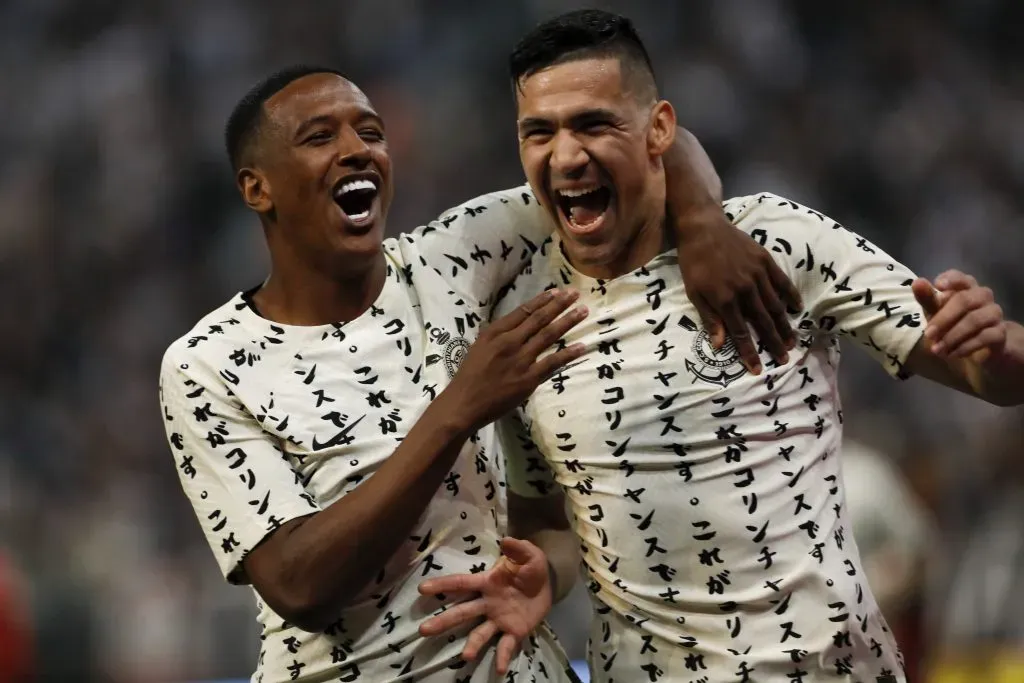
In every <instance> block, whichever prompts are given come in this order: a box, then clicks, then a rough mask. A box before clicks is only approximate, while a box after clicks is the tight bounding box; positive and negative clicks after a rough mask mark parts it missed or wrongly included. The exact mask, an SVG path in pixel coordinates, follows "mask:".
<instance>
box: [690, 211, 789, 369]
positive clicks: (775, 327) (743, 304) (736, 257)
mask: <svg viewBox="0 0 1024 683" xmlns="http://www.w3.org/2000/svg"><path fill="white" fill-rule="evenodd" d="M685 220H686V222H687V224H688V226H687V230H686V231H685V233H686V238H685V240H683V241H681V242H680V244H679V245H678V247H679V249H678V253H679V269H680V270H681V271H682V273H683V282H684V283H685V285H686V294H687V296H688V297H689V299H690V301H692V302H693V304H694V306H696V308H697V311H698V312H699V313H700V317H701V321H702V322H703V323H704V328H705V329H706V330H708V333H709V334H710V335H711V340H712V343H713V344H714V346H715V348H721V347H722V345H723V344H725V341H726V336H728V337H731V338H732V340H733V343H734V344H735V345H736V350H737V351H738V352H739V355H740V358H741V359H742V361H743V365H744V366H745V367H746V368H747V370H749V371H750V372H751V373H753V374H755V375H756V374H758V373H760V372H761V360H760V358H759V357H758V353H757V344H756V343H755V341H754V339H753V337H752V336H751V334H750V332H749V331H748V329H747V322H748V321H749V322H750V323H751V324H752V325H753V327H754V331H755V332H756V333H757V336H758V338H759V339H760V340H761V343H762V344H763V345H764V348H765V349H766V350H767V351H768V353H769V354H771V356H772V358H774V359H775V360H776V361H777V362H779V363H786V362H788V360H789V354H788V350H789V349H792V348H793V347H794V346H795V345H796V336H795V335H794V333H793V329H792V327H791V326H790V324H789V318H788V317H787V308H788V309H790V310H793V311H800V310H802V309H803V303H802V301H801V299H800V293H799V292H798V291H797V289H796V287H794V286H793V283H792V282H791V281H790V279H789V277H788V276H787V275H786V273H785V272H783V270H782V269H781V268H779V266H778V265H777V264H776V263H775V261H774V259H772V257H771V255H770V254H769V253H768V251H767V250H766V249H765V248H764V247H762V246H761V245H759V244H758V243H757V242H755V241H754V240H752V239H751V238H750V237H749V236H748V235H747V234H746V233H744V232H743V231H742V230H738V229H737V228H736V226H734V225H733V224H732V223H730V222H729V220H728V219H727V218H726V216H725V214H724V213H723V212H722V210H721V207H720V206H718V205H715V206H714V207H713V208H709V209H707V210H704V211H701V212H700V214H699V215H691V216H689V217H687V218H686V219H685ZM695 227H699V228H700V229H699V230H695V229H694V228H695Z"/></svg>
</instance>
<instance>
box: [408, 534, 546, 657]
mask: <svg viewBox="0 0 1024 683" xmlns="http://www.w3.org/2000/svg"><path fill="white" fill-rule="evenodd" d="M501 552H502V556H501V558H500V559H499V560H498V562H497V564H495V565H494V566H493V567H491V568H490V569H488V570H487V571H484V572H480V573H478V574H453V575H451V576H443V577H440V578H437V579H428V580H427V581H424V582H423V583H421V584H420V586H419V589H420V593H421V594H423V595H438V594H442V593H447V594H455V593H477V594H479V595H478V597H476V598H475V599H473V600H469V601H467V602H463V603H460V604H458V605H455V606H454V607H451V608H449V609H447V610H445V611H444V612H442V613H441V614H439V615H437V616H435V617H432V618H431V619H428V620H427V621H425V622H423V624H421V625H420V634H421V635H423V636H436V635H439V634H441V633H444V632H445V631H449V630H451V629H453V628H456V627H459V626H462V625H464V624H466V623H469V622H472V621H475V620H477V619H479V618H480V617H483V618H484V622H483V623H482V624H480V625H479V626H477V627H476V628H474V629H473V630H472V631H471V632H470V634H469V636H468V638H467V639H466V646H465V647H464V648H463V650H462V658H463V659H466V660H473V659H475V658H476V657H477V655H479V653H480V651H481V650H482V649H483V648H484V647H485V646H486V645H487V643H489V642H490V641H491V639H493V638H494V636H496V635H497V634H498V633H502V634H503V635H502V636H501V640H500V641H498V651H497V657H496V668H497V670H498V673H499V674H502V675H503V674H504V673H505V672H506V671H508V667H509V665H510V663H511V662H512V657H513V656H514V655H515V653H516V650H517V649H518V648H519V646H520V644H521V643H522V642H523V640H524V639H526V638H527V637H528V636H529V635H530V633H532V632H533V630H534V629H535V628H537V626H539V625H540V624H541V622H543V621H544V617H546V616H547V614H548V611H550V609H551V596H552V587H551V584H550V580H549V576H548V561H547V556H546V555H545V554H544V551H543V550H541V549H540V548H538V547H537V546H535V545H534V544H533V543H530V542H529V541H524V540H520V539H516V538H504V539H502V541H501Z"/></svg>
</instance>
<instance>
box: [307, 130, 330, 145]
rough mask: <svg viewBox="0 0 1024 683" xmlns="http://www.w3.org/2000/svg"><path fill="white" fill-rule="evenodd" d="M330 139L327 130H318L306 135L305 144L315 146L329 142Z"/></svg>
mask: <svg viewBox="0 0 1024 683" xmlns="http://www.w3.org/2000/svg"><path fill="white" fill-rule="evenodd" d="M330 140H331V134H330V133H329V132H328V131H326V130H318V131H316V132H315V133H313V134H312V135H309V136H307V137H306V140H305V142H306V144H307V145H313V146H317V145H322V144H324V143H327V142H330Z"/></svg>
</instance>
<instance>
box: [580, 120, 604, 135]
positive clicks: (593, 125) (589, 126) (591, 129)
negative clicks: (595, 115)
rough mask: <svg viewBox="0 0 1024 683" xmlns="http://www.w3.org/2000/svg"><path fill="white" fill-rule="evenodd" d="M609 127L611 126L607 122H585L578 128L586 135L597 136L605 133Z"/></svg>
mask: <svg viewBox="0 0 1024 683" xmlns="http://www.w3.org/2000/svg"><path fill="white" fill-rule="evenodd" d="M610 127H611V124H610V123H608V122H607V121H587V122H586V123H584V124H583V125H582V126H580V130H581V131H582V132H584V133H586V134H587V135H598V134H599V133H603V132H605V131H606V130H608V128H610Z"/></svg>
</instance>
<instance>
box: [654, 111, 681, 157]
mask: <svg viewBox="0 0 1024 683" xmlns="http://www.w3.org/2000/svg"><path fill="white" fill-rule="evenodd" d="M675 139H676V110H675V109H673V108H672V105H671V104H669V102H667V101H666V100H659V101H658V102H656V103H655V105H654V107H653V108H652V109H651V122H650V126H649V127H648V129H647V151H648V153H649V154H650V155H651V156H652V157H660V156H661V155H662V154H664V153H665V152H667V151H668V149H669V147H671V146H672V143H673V142H675Z"/></svg>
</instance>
